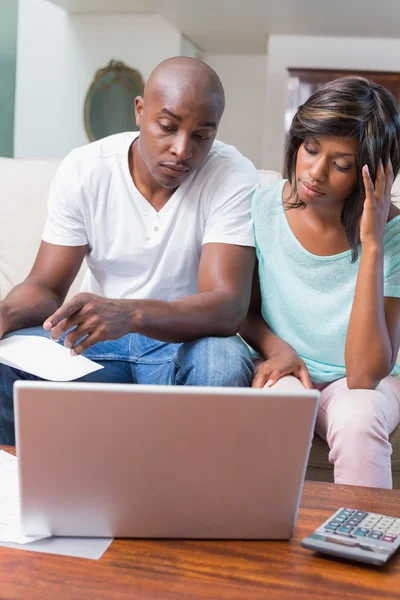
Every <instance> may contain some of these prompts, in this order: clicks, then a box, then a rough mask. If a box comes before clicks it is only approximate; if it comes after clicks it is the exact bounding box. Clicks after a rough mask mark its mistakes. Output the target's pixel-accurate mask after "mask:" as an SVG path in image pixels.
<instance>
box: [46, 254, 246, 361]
mask: <svg viewBox="0 0 400 600" xmlns="http://www.w3.org/2000/svg"><path fill="white" fill-rule="evenodd" d="M254 262H255V253H254V248H252V247H247V246H236V245H233V244H222V243H209V244H204V246H203V249H202V253H201V259H200V268H199V293H198V294H194V295H193V296H186V297H184V298H180V299H179V300H175V301H173V302H165V301H162V300H113V299H106V298H100V297H99V296H95V295H94V294H78V295H77V296H75V297H74V298H72V300H70V301H69V302H67V303H66V304H65V305H64V306H62V307H61V308H60V309H58V310H57V311H56V312H55V313H54V314H53V315H52V316H50V317H49V318H48V320H47V321H46V323H45V324H44V326H45V328H46V329H52V332H51V336H52V338H53V339H58V338H59V337H60V336H61V335H62V334H63V333H64V332H65V331H66V330H67V329H68V328H70V327H72V326H76V329H75V330H74V331H73V332H71V333H69V334H68V336H67V337H66V340H65V345H66V346H67V347H69V348H72V347H74V345H75V343H76V342H77V340H78V339H80V338H82V337H83V336H85V335H87V337H86V339H85V340H83V341H82V342H81V343H80V344H79V345H77V346H75V347H74V352H75V353H76V354H80V353H81V352H83V350H86V349H87V348H89V347H90V346H92V345H93V344H96V343H97V342H99V341H101V340H105V339H117V338H119V337H121V336H122V335H125V334H126V333H129V332H135V333H140V334H142V335H145V336H148V337H151V338H153V339H158V340H161V341H165V342H172V343H174V342H186V341H190V340H194V339H197V338H200V337H207V336H230V335H234V334H236V333H237V331H238V330H239V327H240V325H241V323H242V322H243V320H244V319H245V317H246V313H247V309H248V305H249V299H250V290H251V279H252V273H253V268H254ZM57 324H58V325H57Z"/></svg>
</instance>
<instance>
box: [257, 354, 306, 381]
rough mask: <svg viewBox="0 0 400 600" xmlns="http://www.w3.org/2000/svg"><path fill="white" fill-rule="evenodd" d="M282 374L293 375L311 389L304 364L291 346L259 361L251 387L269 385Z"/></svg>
mask: <svg viewBox="0 0 400 600" xmlns="http://www.w3.org/2000/svg"><path fill="white" fill-rule="evenodd" d="M284 375H293V376H294V377H297V379H299V380H300V381H301V383H302V384H303V385H304V387H305V388H307V389H309V390H311V389H313V385H312V383H311V379H310V374H309V372H308V369H307V367H306V364H305V362H304V360H302V359H301V358H300V356H299V355H298V354H297V352H296V351H295V350H294V349H293V348H287V349H285V350H281V351H278V352H275V353H274V354H271V355H270V357H269V358H268V360H266V361H264V362H262V363H260V364H259V365H258V366H257V369H256V372H255V375H254V377H253V382H252V384H251V387H254V388H262V387H264V386H267V387H271V386H272V385H274V383H276V382H277V381H278V379H280V378H281V377H283V376H284Z"/></svg>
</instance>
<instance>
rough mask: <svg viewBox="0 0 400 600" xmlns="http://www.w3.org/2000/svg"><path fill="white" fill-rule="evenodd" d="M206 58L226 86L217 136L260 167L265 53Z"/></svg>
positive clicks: (208, 56)
mask: <svg viewBox="0 0 400 600" xmlns="http://www.w3.org/2000/svg"><path fill="white" fill-rule="evenodd" d="M205 61H206V62H207V63H208V64H209V65H210V67H212V68H213V69H215V71H216V72H217V73H218V75H219V76H220V78H221V81H222V85H223V86H224V89H225V97H226V106H225V112H224V115H223V117H222V120H221V124H220V127H219V130H218V139H220V140H222V141H223V142H226V143H228V144H233V145H234V146H236V147H237V148H238V149H239V150H240V151H241V152H242V154H244V155H245V156H247V157H248V158H250V160H252V161H253V162H254V164H255V165H256V167H258V168H261V166H262V148H263V123H262V121H263V116H264V99H265V79H266V56H265V55H252V54H249V55H230V54H218V55H217V54H206V56H205Z"/></svg>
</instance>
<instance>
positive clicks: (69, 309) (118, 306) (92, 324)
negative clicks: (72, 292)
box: [43, 293, 132, 354]
mask: <svg viewBox="0 0 400 600" xmlns="http://www.w3.org/2000/svg"><path fill="white" fill-rule="evenodd" d="M131 305H132V301H127V300H112V299H109V298H102V297H100V296H96V295H95V294H85V293H82V294H77V295H76V296H74V297H73V298H72V299H71V300H70V301H69V302H66V303H65V304H64V305H63V306H61V307H60V308H59V309H58V310H56V312H55V313H54V314H52V315H51V316H50V317H49V318H48V319H47V320H46V321H45V322H44V323H43V327H44V329H46V330H51V333H50V337H51V339H52V340H54V341H57V340H58V339H59V338H60V337H61V336H62V335H63V334H64V333H65V332H66V331H67V330H68V329H71V327H75V329H74V330H73V331H71V332H70V333H69V334H68V335H67V336H66V338H65V341H64V346H65V347H66V348H71V354H81V353H82V352H83V351H84V350H87V349H88V348H89V347H90V346H93V345H94V344H97V343H98V342H101V341H103V340H116V339H118V338H120V337H122V336H123V335H125V334H126V333H129V332H130V323H131V319H130V314H131V311H132V309H131ZM84 336H86V337H85V339H84V340H82V341H81V342H80V343H79V344H77V345H76V346H75V344H76V342H77V341H78V340H79V339H81V338H83V337H84Z"/></svg>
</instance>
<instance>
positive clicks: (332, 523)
mask: <svg viewBox="0 0 400 600" xmlns="http://www.w3.org/2000/svg"><path fill="white" fill-rule="evenodd" d="M345 520H346V519H339V517H335V518H334V519H332V521H329V525H341V524H342V523H344V522H345Z"/></svg>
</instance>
